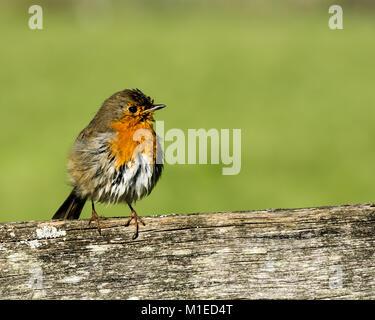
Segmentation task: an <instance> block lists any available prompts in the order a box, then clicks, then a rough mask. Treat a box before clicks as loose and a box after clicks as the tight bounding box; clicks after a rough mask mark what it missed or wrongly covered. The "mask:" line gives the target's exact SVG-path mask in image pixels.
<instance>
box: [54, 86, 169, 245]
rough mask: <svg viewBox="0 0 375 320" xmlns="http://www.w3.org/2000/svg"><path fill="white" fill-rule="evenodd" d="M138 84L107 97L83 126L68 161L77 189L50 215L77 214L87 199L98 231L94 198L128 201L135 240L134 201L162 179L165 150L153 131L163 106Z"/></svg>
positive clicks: (73, 217)
mask: <svg viewBox="0 0 375 320" xmlns="http://www.w3.org/2000/svg"><path fill="white" fill-rule="evenodd" d="M164 107H165V105H163V104H154V100H153V99H151V98H150V97H148V96H146V95H145V94H143V93H142V92H141V91H140V90H139V89H133V90H130V89H126V90H123V91H120V92H117V93H115V94H113V95H112V96H111V97H109V98H108V99H107V100H105V101H104V103H103V104H102V106H101V108H100V109H99V111H98V112H97V114H96V115H95V117H94V119H92V121H91V122H90V123H89V124H88V126H87V127H86V128H85V129H83V130H82V131H81V133H80V134H79V135H78V137H77V139H76V141H75V142H74V144H73V147H72V150H71V152H70V155H69V160H68V174H69V183H70V184H71V185H72V186H73V190H72V192H71V193H70V195H69V196H68V198H67V199H66V200H65V202H64V203H63V204H62V205H61V207H60V208H59V209H58V210H57V212H56V213H55V214H54V216H53V217H52V219H78V218H79V216H80V214H81V211H82V209H83V207H84V205H85V203H86V201H87V200H88V199H89V200H91V206H92V216H91V219H90V221H89V224H90V223H91V222H92V221H95V222H96V223H97V228H98V231H99V233H100V219H105V218H104V217H100V216H99V215H98V214H97V212H96V211H95V206H94V202H104V203H119V202H125V203H127V205H128V206H129V208H130V210H131V215H130V217H129V219H128V221H127V222H126V224H125V226H129V224H130V222H131V221H132V220H134V223H135V232H134V235H133V239H136V238H137V237H138V224H139V222H140V223H142V224H143V225H145V223H144V222H143V220H142V219H141V218H140V217H139V216H137V213H136V211H135V210H134V209H133V207H132V204H133V203H134V202H136V201H137V200H140V199H141V198H142V197H144V196H145V195H148V194H150V192H151V191H152V189H153V188H154V186H155V184H156V182H157V181H158V179H159V178H160V175H161V172H162V169H163V164H162V162H163V161H162V150H161V147H160V144H159V143H158V138H157V136H156V133H155V131H154V130H153V126H152V122H153V121H154V119H153V114H154V112H155V111H156V110H159V109H162V108H164Z"/></svg>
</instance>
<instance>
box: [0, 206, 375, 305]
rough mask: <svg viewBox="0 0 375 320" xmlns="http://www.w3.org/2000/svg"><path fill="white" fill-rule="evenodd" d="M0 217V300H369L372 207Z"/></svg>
mask: <svg viewBox="0 0 375 320" xmlns="http://www.w3.org/2000/svg"><path fill="white" fill-rule="evenodd" d="M126 219H127V218H110V219H107V220H105V228H103V229H102V234H101V235H99V233H98V232H97V230H96V228H95V226H94V225H91V226H88V221H87V220H79V221H28V222H16V223H3V224H0V299H374V298H375V256H374V252H375V243H374V239H375V206H374V205H372V204H360V205H348V206H338V207H321V208H305V209H286V210H263V211H249V212H221V213H204V214H188V215H168V216H153V217H145V218H144V220H145V222H146V226H145V227H142V226H141V233H140V236H139V238H138V239H136V240H134V241H133V240H131V237H132V233H133V227H132V226H130V227H127V228H125V227H124V224H125V221H126Z"/></svg>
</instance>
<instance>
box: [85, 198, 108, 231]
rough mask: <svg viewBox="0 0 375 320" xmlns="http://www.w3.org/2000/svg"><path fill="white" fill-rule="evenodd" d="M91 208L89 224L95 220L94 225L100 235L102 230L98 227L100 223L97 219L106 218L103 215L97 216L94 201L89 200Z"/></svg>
mask: <svg viewBox="0 0 375 320" xmlns="http://www.w3.org/2000/svg"><path fill="white" fill-rule="evenodd" d="M91 208H92V212H91V218H90V220H89V225H90V224H91V222H92V221H95V222H96V227H97V228H98V232H99V234H100V235H101V234H102V232H101V227H100V223H99V221H100V220H104V219H106V218H105V217H103V216H99V215H98V214H97V213H96V211H95V206H94V201H92V200H91Z"/></svg>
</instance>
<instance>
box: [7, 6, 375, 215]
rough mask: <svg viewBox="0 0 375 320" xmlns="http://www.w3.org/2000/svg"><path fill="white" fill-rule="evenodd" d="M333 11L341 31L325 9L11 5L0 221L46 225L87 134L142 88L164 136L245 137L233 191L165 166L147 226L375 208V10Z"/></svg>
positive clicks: (218, 177) (207, 170)
mask: <svg viewBox="0 0 375 320" xmlns="http://www.w3.org/2000/svg"><path fill="white" fill-rule="evenodd" d="M334 3H335V4H341V5H342V6H343V9H344V30H336V31H334V30H330V29H329V28H328V19H329V17H330V15H329V14H328V7H329V6H330V5H331V4H333V3H331V2H328V1H313V0H311V1H282V0H280V1H276V0H274V1H266V0H265V1H155V0H152V1H137V2H135V1H134V2H116V1H98V0H97V1H70V2H69V1H68V2H67V1H65V2H63V1H36V2H35V1H17V3H14V2H11V1H2V2H1V3H0V10H1V12H2V14H1V19H0V30H1V31H0V34H1V50H0V63H1V70H0V85H1V94H0V105H1V111H0V115H1V137H0V139H1V151H0V155H1V157H0V177H1V179H0V208H1V210H0V221H22V220H39V219H50V218H51V216H52V215H53V213H54V212H55V210H56V209H57V208H58V207H59V205H60V204H61V203H62V202H63V201H64V200H65V198H66V196H67V195H68V193H69V192H70V187H69V186H68V185H67V183H66V181H67V176H66V171H65V166H66V159H67V154H68V152H69V148H70V146H71V144H72V143H73V141H74V139H75V138H76V136H77V134H78V133H79V131H80V130H81V129H82V128H83V127H84V126H86V125H87V123H88V122H89V121H90V120H91V118H92V117H93V115H94V114H95V113H96V111H97V109H98V108H99V106H100V104H101V103H102V101H103V100H104V99H106V98H107V97H108V96H109V95H111V94H112V93H114V92H116V91H119V90H122V89H125V88H135V87H137V88H140V89H142V90H143V91H144V92H146V93H147V94H148V95H151V96H152V97H154V98H155V101H156V102H158V103H165V104H167V106H168V108H166V109H164V110H163V111H160V112H159V113H158V114H157V115H156V119H157V120H164V121H165V129H166V130H168V129H170V128H181V129H183V130H184V131H185V132H187V129H188V128H205V129H210V128H217V129H221V128H231V129H232V128H240V129H242V169H241V172H240V174H239V175H236V176H223V175H222V174H221V170H222V165H168V164H166V166H165V171H164V174H163V176H162V178H161V180H160V181H159V182H158V185H157V187H156V188H155V189H154V191H153V192H152V194H151V195H150V196H149V197H147V198H144V199H143V200H142V201H140V202H138V203H137V205H136V210H137V211H138V213H139V214H141V215H151V214H169V213H187V212H207V211H224V210H253V209H265V208H281V207H289V208H290V207H306V206H322V205H335V204H348V203H360V202H373V201H374V200H375V182H374V176H375V143H374V141H373V140H374V137H375V124H374V120H375V108H374V107H375V89H374V85H375V73H374V69H375V66H374V57H375V42H374V39H375V37H374V36H375V14H374V13H375V8H374V7H373V6H372V5H371V3H370V1H356V4H355V5H354V4H352V3H351V2H350V1H346V2H345V1H335V2H334ZM33 4H39V5H41V6H42V7H43V10H44V12H43V13H44V29H43V30H30V29H29V28H28V19H29V17H30V15H29V14H28V8H29V6H31V5H33ZM166 146H168V143H167V144H166ZM97 209H98V210H97V211H98V212H99V213H100V214H102V215H105V216H107V217H109V216H127V215H129V212H128V208H127V207H126V206H125V205H117V206H113V205H111V206H107V205H99V206H98V208H97ZM90 214H91V213H90V206H89V205H86V207H85V209H84V214H83V217H84V218H88V217H90Z"/></svg>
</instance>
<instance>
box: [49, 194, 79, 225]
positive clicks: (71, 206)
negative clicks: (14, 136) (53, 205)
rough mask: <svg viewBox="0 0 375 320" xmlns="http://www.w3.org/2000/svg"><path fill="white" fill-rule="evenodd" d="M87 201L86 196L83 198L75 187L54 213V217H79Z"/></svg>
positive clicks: (69, 218) (70, 218)
mask: <svg viewBox="0 0 375 320" xmlns="http://www.w3.org/2000/svg"><path fill="white" fill-rule="evenodd" d="M85 203H86V198H84V199H82V198H81V197H79V196H77V195H76V193H75V189H73V190H72V192H71V193H70V195H69V196H68V198H67V199H66V200H65V201H64V203H63V204H62V205H61V207H60V208H59V209H58V210H57V211H56V213H55V214H54V215H53V217H52V219H68V220H73V219H78V218H79V216H80V214H81V211H82V209H83V206H84V205H85Z"/></svg>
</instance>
